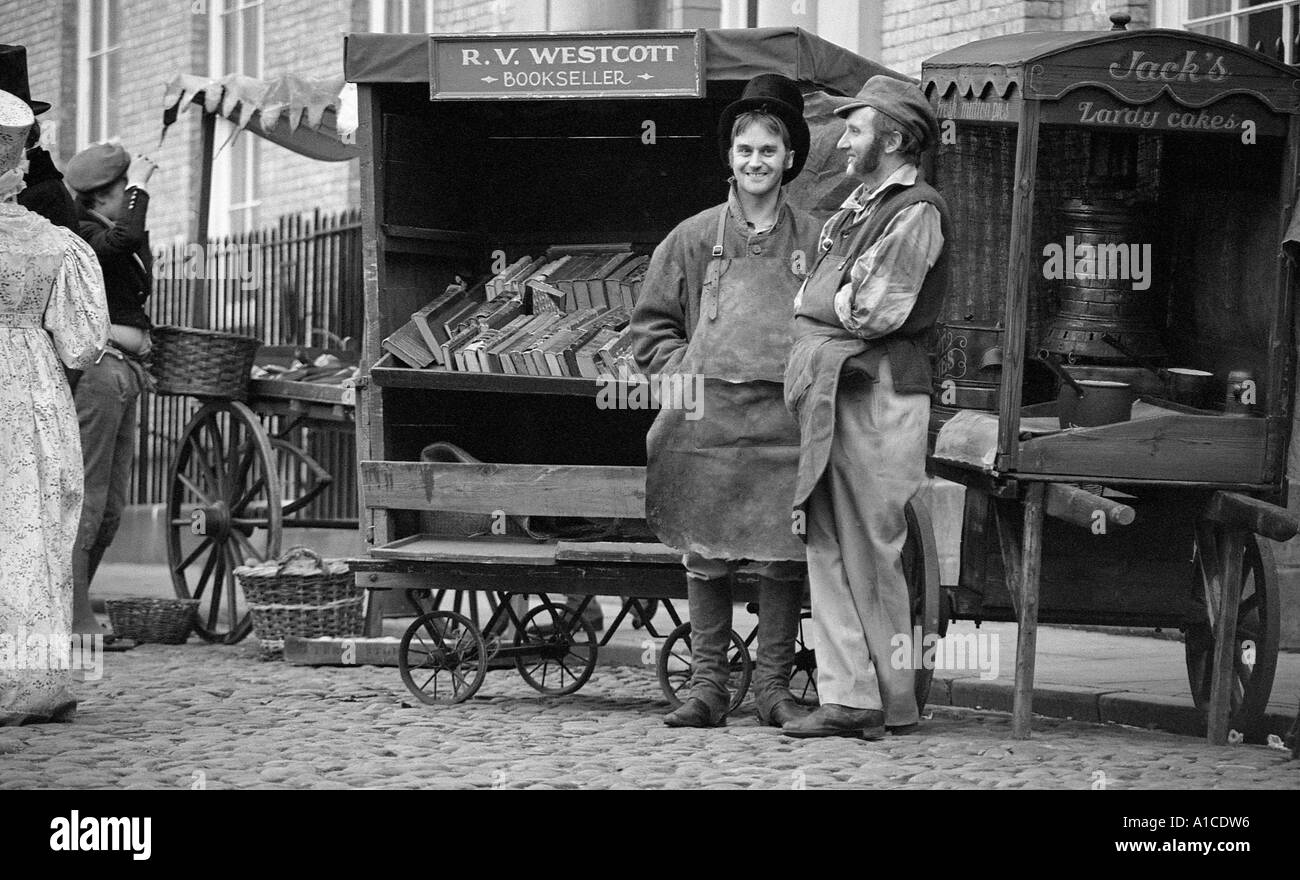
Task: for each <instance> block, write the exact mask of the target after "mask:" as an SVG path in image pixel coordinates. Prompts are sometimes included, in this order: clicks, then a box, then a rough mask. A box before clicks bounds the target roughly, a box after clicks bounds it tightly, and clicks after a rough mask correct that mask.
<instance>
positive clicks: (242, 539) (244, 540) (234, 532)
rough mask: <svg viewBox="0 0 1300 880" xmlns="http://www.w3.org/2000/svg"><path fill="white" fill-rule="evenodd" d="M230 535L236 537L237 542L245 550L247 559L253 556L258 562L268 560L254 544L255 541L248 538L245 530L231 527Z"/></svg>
mask: <svg viewBox="0 0 1300 880" xmlns="http://www.w3.org/2000/svg"><path fill="white" fill-rule="evenodd" d="M230 536H231V537H232V538H234V539H235V542H236V543H237V544H239V546H240V548H241V549H242V550H243V551H244V558H245V559H249V558H252V559H256V560H257V561H258V562H265V561H266V557H265V556H263V555H262V553H260V552H259V551H258V549H257V548H256V547H254V546H253V542H252V541H250V540H248V536H247V535H245V534H244V533H243V532H241V531H240V530H239V529H231V530H230ZM231 552H234V551H231Z"/></svg>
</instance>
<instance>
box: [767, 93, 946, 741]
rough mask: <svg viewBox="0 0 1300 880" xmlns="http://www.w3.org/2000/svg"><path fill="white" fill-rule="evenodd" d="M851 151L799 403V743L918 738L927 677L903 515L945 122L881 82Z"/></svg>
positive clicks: (921, 417) (802, 341) (918, 473)
mask: <svg viewBox="0 0 1300 880" xmlns="http://www.w3.org/2000/svg"><path fill="white" fill-rule="evenodd" d="M839 103H840V104H841V106H839V107H838V108H837V109H836V111H835V112H836V115H838V116H841V117H843V118H844V123H845V125H844V134H843V136H842V137H841V138H840V140H839V143H838V144H837V146H838V147H839V149H841V150H843V151H844V153H845V156H846V162H847V167H846V172H847V173H848V174H850V175H852V176H853V177H855V178H857V179H858V180H860V181H861V185H860V186H858V188H857V189H855V190H854V191H853V193H852V194H850V196H849V198H848V199H847V200H846V201H845V202H844V204H843V206H842V207H841V209H840V210H839V212H838V213H836V214H835V215H834V216H833V217H832V218H831V219H830V221H829V222H827V223H826V225H825V227H824V228H823V229H822V233H821V240H820V242H819V245H818V254H817V259H816V262H815V263H814V267H813V269H812V271H811V272H810V274H809V277H808V280H807V281H806V282H805V283H804V285H803V287H802V288H801V289H800V291H799V295H798V298H797V299H796V300H795V322H794V323H795V327H794V345H793V348H792V350H791V353H790V361H789V366H788V368H787V369H786V374H785V393H786V400H787V402H788V404H789V405H790V408H791V411H792V412H794V413H795V414H796V415H797V417H798V419H799V426H800V433H801V442H802V449H801V452H800V458H799V477H798V483H797V487H796V489H795V492H794V504H795V508H796V511H803V512H804V513H805V514H806V517H807V522H806V529H807V534H806V539H805V540H806V543H807V551H808V581H809V589H810V592H811V595H812V609H813V623H814V627H813V629H814V632H815V634H816V636H815V639H816V641H815V645H816V652H817V691H818V698H819V700H820V701H821V705H820V706H819V707H818V708H817V710H816V711H814V712H813V713H811V714H809V715H807V716H805V717H803V718H800V719H796V720H794V721H792V722H790V723H788V724H786V725H785V727H784V731H785V733H786V734H787V735H790V736H799V737H816V736H862V735H864V734H866V733H868V732H873V733H881V732H883V730H882V728H884V729H887V730H889V731H890V732H891V733H903V732H907V731H909V730H911V729H913V728H914V727H915V726H916V724H917V721H918V707H917V705H916V699H915V696H914V684H915V675H914V674H915V670H912V669H910V668H900V669H895V668H893V666H892V665H891V663H890V657H891V656H892V655H893V654H894V646H893V645H891V644H890V640H891V639H892V638H893V637H894V636H895V635H898V634H908V635H909V636H910V634H911V628H912V617H911V608H910V603H909V601H908V593H907V584H906V582H905V581H904V578H903V566H902V559H901V551H902V547H903V542H904V540H905V539H906V537H907V525H906V521H905V518H904V507H905V506H906V504H907V502H908V500H909V499H910V498H911V497H912V496H913V495H914V494H915V493H916V492H917V491H918V490H919V489H920V488H921V486H922V484H923V482H924V480H925V455H926V433H927V430H928V424H929V413H930V361H929V350H930V345H929V336H930V333H931V330H932V328H933V326H934V323H935V321H936V319H937V318H938V316H939V311H940V307H941V305H942V303H943V298H944V295H945V293H946V291H947V281H948V258H947V249H945V247H944V244H945V242H947V241H950V240H951V235H950V231H949V221H948V209H947V207H946V206H945V204H944V201H943V199H942V198H941V197H940V196H939V194H938V193H937V192H935V190H934V188H933V187H931V186H930V185H929V184H927V183H926V182H925V181H924V179H923V178H922V176H921V173H920V169H919V168H918V163H919V161H920V156H921V153H922V152H923V151H924V150H925V149H927V148H928V147H930V146H932V145H933V144H934V143H936V141H937V140H938V122H937V121H936V119H935V116H934V113H933V112H932V111H931V109H930V105H929V102H928V101H926V98H925V96H924V95H923V94H922V93H921V91H920V89H918V88H917V87H916V86H914V85H912V84H911V83H908V82H905V81H903V80H898V79H894V78H892V77H887V76H874V77H872V78H871V79H870V80H869V81H868V82H867V84H866V85H865V86H864V87H863V88H862V90H861V91H860V92H859V93H858V94H857V96H856V97H853V98H845V99H840V100H839Z"/></svg>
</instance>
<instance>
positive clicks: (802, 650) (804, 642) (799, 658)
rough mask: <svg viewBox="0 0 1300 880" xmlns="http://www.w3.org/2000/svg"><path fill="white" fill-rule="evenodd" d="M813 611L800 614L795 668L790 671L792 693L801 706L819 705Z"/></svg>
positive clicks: (796, 637)
mask: <svg viewBox="0 0 1300 880" xmlns="http://www.w3.org/2000/svg"><path fill="white" fill-rule="evenodd" d="M811 635H812V612H811V611H805V612H803V613H802V614H800V615H799V633H798V635H796V636H795V639H794V668H793V670H792V671H791V673H790V693H791V694H793V695H794V701H795V702H796V703H798V704H799V705H800V706H816V705H817V654H816V652H815V651H814V650H813V642H812V639H811V638H810V636H811Z"/></svg>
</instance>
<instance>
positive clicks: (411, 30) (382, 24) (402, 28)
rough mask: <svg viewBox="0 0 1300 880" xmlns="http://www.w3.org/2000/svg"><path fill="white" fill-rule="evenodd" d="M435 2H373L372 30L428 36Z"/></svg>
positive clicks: (373, 0)
mask: <svg viewBox="0 0 1300 880" xmlns="http://www.w3.org/2000/svg"><path fill="white" fill-rule="evenodd" d="M433 3H434V0H371V2H370V30H372V31H374V32H375V33H384V34H427V33H429V32H431V31H432V30H434V27H433Z"/></svg>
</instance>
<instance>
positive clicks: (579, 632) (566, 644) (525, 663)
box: [515, 602, 596, 697]
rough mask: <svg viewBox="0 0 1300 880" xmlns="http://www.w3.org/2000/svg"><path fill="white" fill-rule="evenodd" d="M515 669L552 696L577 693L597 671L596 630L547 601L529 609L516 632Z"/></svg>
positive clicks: (573, 614)
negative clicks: (516, 651) (516, 652)
mask: <svg viewBox="0 0 1300 880" xmlns="http://www.w3.org/2000/svg"><path fill="white" fill-rule="evenodd" d="M515 647H516V648H518V649H526V650H522V651H521V652H520V653H518V654H516V655H515V669H517V670H518V671H519V675H520V677H521V678H523V680H524V681H526V682H528V685H529V687H531V688H532V689H533V690H535V691H537V692H538V693H542V694H547V695H548V696H557V697H558V696H563V695H565V694H571V693H574V692H575V691H577V690H578V689H579V688H580V687H582V686H583V685H584V684H586V683H587V679H589V678H591V673H592V671H593V670H595V668H596V630H595V627H593V626H592V625H591V624H590V623H588V622H587V621H586V620H585V619H584V618H583V617H581V616H580V615H578V614H576V613H575V612H574V611H573V609H571V608H568V607H566V606H564V605H560V604H559V603H556V602H544V603H542V604H541V605H538V606H537V607H536V608H531V609H529V611H528V613H527V614H525V615H524V617H523V619H522V620H521V621H519V628H518V629H517V630H515Z"/></svg>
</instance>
